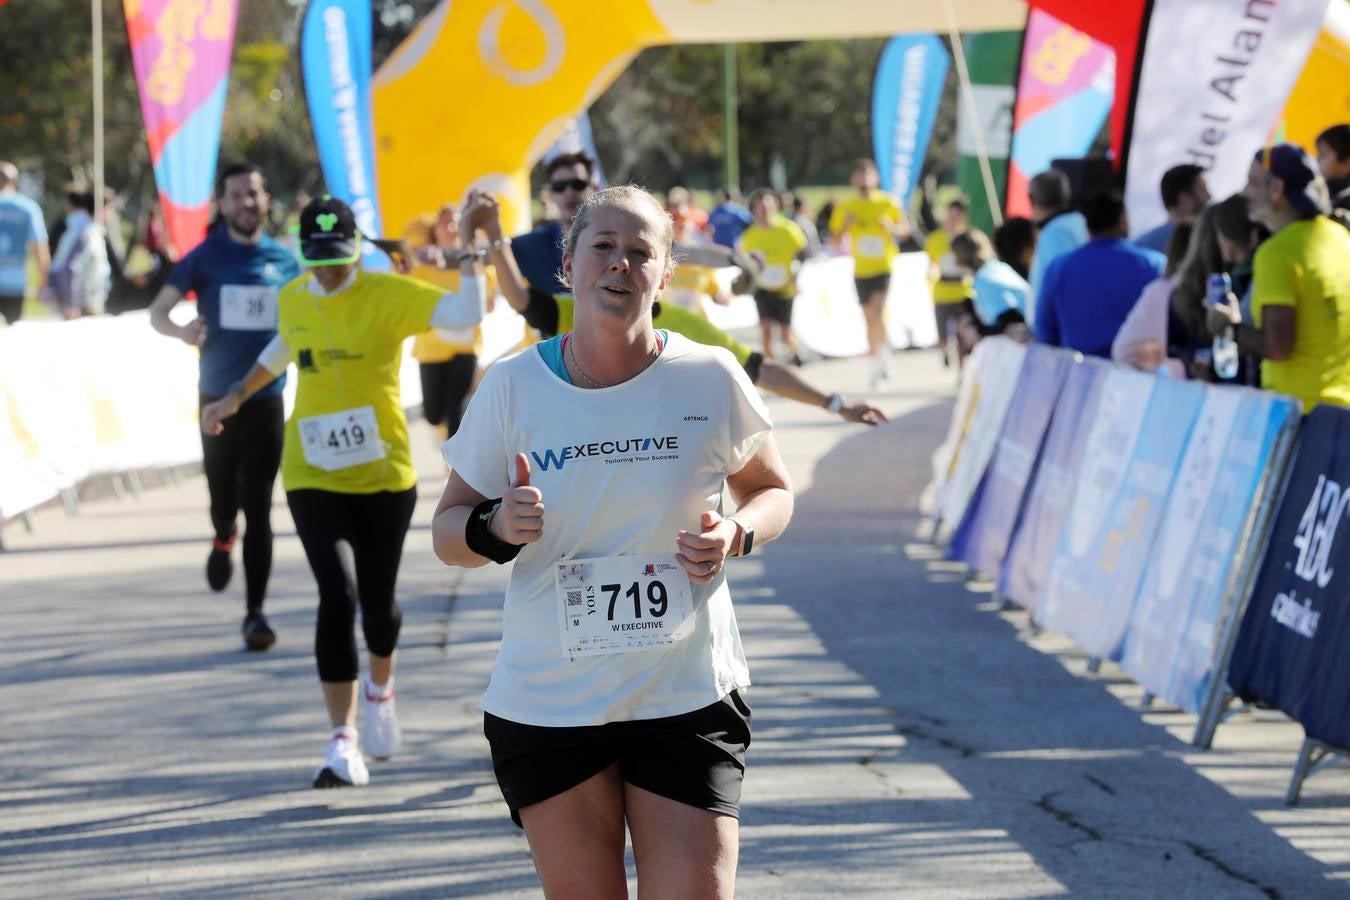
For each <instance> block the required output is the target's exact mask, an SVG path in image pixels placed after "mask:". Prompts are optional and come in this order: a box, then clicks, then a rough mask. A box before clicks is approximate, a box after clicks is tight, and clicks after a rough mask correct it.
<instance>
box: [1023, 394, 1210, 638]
mask: <svg viewBox="0 0 1350 900" xmlns="http://www.w3.org/2000/svg"><path fill="white" fill-rule="evenodd" d="M1204 395H1205V389H1204V388H1203V387H1202V386H1201V385H1199V384H1197V383H1195V382H1184V381H1176V380H1173V379H1170V378H1156V377H1154V376H1151V375H1146V374H1144V373H1143V372H1135V371H1132V370H1128V369H1116V370H1115V371H1112V372H1111V373H1110V374H1108V375H1107V377H1106V383H1105V384H1104V385H1103V387H1102V394H1101V399H1100V400H1099V401H1098V404H1097V415H1096V418H1095V419H1094V420H1093V423H1092V430H1091V433H1090V434H1089V436H1088V441H1087V449H1086V451H1085V452H1084V454H1083V464H1082V466H1081V467H1080V468H1079V470H1078V486H1077V488H1076V489H1075V491H1074V495H1073V501H1072V502H1071V503H1070V505H1069V513H1068V516H1067V518H1066V520H1065V523H1064V531H1063V533H1062V534H1061V535H1060V540H1059V546H1058V547H1057V548H1056V550H1055V555H1054V557H1053V559H1052V561H1051V563H1050V571H1049V573H1048V574H1047V575H1046V578H1045V585H1044V587H1043V589H1042V591H1041V596H1040V597H1039V598H1038V600H1037V603H1036V610H1037V621H1039V622H1040V623H1041V624H1043V625H1045V626H1047V627H1050V628H1054V629H1055V630H1057V631H1062V632H1064V633H1065V634H1067V635H1069V636H1070V637H1072V638H1073V639H1074V640H1075V641H1076V642H1077V643H1078V644H1079V645H1080V646H1081V647H1082V648H1083V649H1084V650H1086V651H1087V652H1088V653H1090V654H1091V655H1093V656H1100V657H1110V658H1115V657H1116V654H1117V653H1118V652H1119V650H1120V645H1121V641H1122V640H1123V639H1124V637H1125V630H1126V627H1127V626H1128V624H1129V621H1130V613H1131V611H1132V610H1133V609H1134V600H1135V597H1136V595H1137V593H1138V590H1139V581H1140V578H1141V577H1142V576H1143V573H1144V567H1145V565H1146V564H1147V563H1148V560H1149V556H1150V553H1151V552H1152V550H1153V542H1154V538H1155V537H1156V536H1157V533H1158V525H1159V523H1160V521H1161V520H1162V514H1163V509H1164V507H1165V506H1166V504H1167V497H1168V493H1169V492H1170V491H1171V489H1172V480H1173V473H1175V472H1176V471H1177V466H1178V464H1179V463H1180V461H1181V455H1182V453H1183V451H1184V450H1185V449H1186V442H1187V440H1188V438H1189V437H1190V434H1191V427H1192V425H1193V424H1194V422H1195V417H1196V414H1197V413H1198V412H1199V411H1200V406H1201V404H1202V403H1203V401H1204Z"/></svg>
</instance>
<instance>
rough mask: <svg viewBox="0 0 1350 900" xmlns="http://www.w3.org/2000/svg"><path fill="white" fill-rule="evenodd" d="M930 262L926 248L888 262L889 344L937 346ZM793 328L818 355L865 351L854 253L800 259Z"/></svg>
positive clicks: (896, 346) (849, 354)
mask: <svg viewBox="0 0 1350 900" xmlns="http://www.w3.org/2000/svg"><path fill="white" fill-rule="evenodd" d="M928 267H929V259H928V254H926V253H901V254H900V255H899V256H897V257H895V259H894V260H892V262H891V287H890V292H889V293H888V294H887V295H886V316H885V321H886V335H887V337H888V338H889V340H890V344H891V346H892V347H895V348H897V349H902V350H903V349H908V348H910V347H935V346H937V322H936V321H935V320H934V318H933V299H932V295H931V293H930V291H929V287H928ZM714 324H717V323H716V320H714ZM792 330H793V332H794V333H795V334H796V335H797V339H798V340H799V341H801V342H802V343H803V344H804V345H805V346H806V347H807V348H809V349H810V350H812V351H814V352H816V353H819V354H820V355H821V356H862V355H863V354H865V353H867V323H866V320H864V319H863V313H862V307H861V305H859V303H858V290H857V288H856V287H855V286H854V284H853V257H851V256H835V257H829V258H824V259H813V260H808V261H807V262H806V263H805V264H803V266H802V270H801V272H800V273H799V274H798V276H797V302H796V303H795V304H794V305H793V309H792Z"/></svg>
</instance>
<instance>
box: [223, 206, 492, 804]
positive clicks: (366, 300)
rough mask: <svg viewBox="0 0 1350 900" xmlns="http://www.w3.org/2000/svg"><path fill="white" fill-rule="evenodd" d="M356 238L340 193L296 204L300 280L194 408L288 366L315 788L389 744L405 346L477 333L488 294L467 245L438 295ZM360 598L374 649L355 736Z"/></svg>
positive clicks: (248, 389)
mask: <svg viewBox="0 0 1350 900" xmlns="http://www.w3.org/2000/svg"><path fill="white" fill-rule="evenodd" d="M361 238H362V236H361V233H360V232H359V230H358V229H357V227H356V218H355V216H354V215H353V214H352V211H351V208H350V207H348V206H347V204H345V203H343V202H342V201H340V200H335V199H333V198H332V197H323V198H320V199H318V200H315V201H313V202H311V203H310V204H309V205H308V206H306V207H305V210H304V212H303V213H302V214H301V216H300V255H301V260H302V261H303V262H304V263H305V264H306V265H308V266H309V267H311V272H310V274H309V275H308V276H301V277H300V278H297V279H295V280H293V281H291V282H290V283H288V284H287V285H286V286H285V287H283V288H282V290H281V293H280V296H279V297H278V320H279V321H278V327H277V336H276V337H275V338H273V340H272V342H271V343H270V344H268V345H267V348H266V349H264V350H263V352H262V354H261V355H260V356H259V357H258V361H257V362H256V363H255V364H254V365H253V367H252V368H251V369H250V370H249V372H248V374H247V375H245V376H244V378H243V380H241V381H238V382H235V384H234V385H232V386H231V387H230V389H229V391H228V392H227V393H226V395H225V396H224V397H223V398H221V399H220V400H218V401H216V402H214V403H211V404H209V405H207V406H205V407H204V408H203V409H202V430H203V431H204V432H205V433H207V434H215V433H218V432H219V431H220V429H221V427H222V422H223V420H225V419H227V418H229V417H230V416H232V415H234V414H235V413H236V412H238V410H239V407H240V405H241V404H242V403H243V402H244V400H246V399H247V398H248V397H249V396H250V395H252V394H255V393H257V392H258V391H259V390H262V389H263V388H264V387H265V386H266V385H267V384H269V383H270V382H271V381H272V380H274V379H275V378H276V377H277V376H278V375H279V374H280V373H282V372H284V371H285V370H286V366H287V364H288V363H291V362H294V363H295V364H296V367H297V369H298V370H299V377H298V379H297V384H298V387H297V391H296V397H295V410H294V412H293V413H292V414H291V418H290V421H289V422H287V423H286V434H285V440H284V446H283V450H282V462H281V477H282V482H283V484H284V486H285V488H286V500H287V503H288V504H289V506H290V508H291V515H292V517H293V518H294V519H295V530H296V533H297V534H298V535H299V537H300V542H301V544H302V545H303V546H304V548H305V556H306V557H307V558H308V560H309V565H310V568H311V569H312V570H313V572H314V579H315V581H316V582H317V583H318V588H319V612H318V623H317V634H316V636H315V642H314V647H315V656H316V658H317V662H318V669H319V680H320V682H321V684H322V687H323V695H324V703H325V705H326V706H327V708H328V716H329V720H330V723H331V725H332V728H333V730H332V736H331V738H330V740H329V742H328V748H327V753H326V754H325V758H324V761H323V763H322V764H321V765H320V766H319V768H318V770H317V771H316V772H315V774H314V779H313V781H314V786H315V787H339V786H346V785H360V784H366V783H367V782H368V780H369V777H370V776H369V772H368V770H367V769H366V763H365V759H364V757H363V756H362V750H363V749H364V751H365V752H366V753H367V754H369V755H370V756H372V757H374V758H376V759H386V758H388V757H389V756H391V755H393V753H394V752H395V751H396V750H397V749H398V745H399V742H400V735H399V728H398V719H397V717H396V716H395V713H394V680H393V679H394V651H395V648H396V647H397V645H398V634H399V628H400V625H401V624H402V613H401V612H400V610H399V607H398V603H397V602H396V600H395V599H394V585H395V582H396V580H397V577H398V565H399V559H400V557H401V555H402V552H403V539H404V536H405V535H406V534H407V531H408V524H409V522H410V521H411V519H412V513H413V507H414V505H415V504H416V501H417V471H416V470H415V469H414V468H413V461H412V448H411V447H410V446H409V443H408V423H407V421H406V420H405V419H404V415H403V406H402V403H401V400H400V396H399V369H400V365H401V363H402V360H403V342H404V340H405V339H406V338H409V337H411V336H413V335H415V334H420V333H422V332H424V331H427V330H428V329H429V328H471V327H473V326H474V325H476V324H477V323H478V322H479V321H481V320H482V317H483V309H484V303H485V300H484V297H485V293H486V285H485V283H484V278H483V276H482V275H481V273H480V272H479V271H478V269H477V265H478V260H479V258H480V257H479V255H478V254H476V253H473V252H461V254H459V255H458V256H457V257H456V261H457V262H458V263H459V266H460V275H461V278H462V281H461V283H460V286H459V289H458V290H457V291H452V292H448V293H446V292H443V291H442V289H441V288H439V287H435V286H433V285H430V284H427V283H425V282H422V281H417V280H415V279H412V278H406V277H404V276H402V275H389V274H382V273H373V272H364V271H361V270H360V269H359V268H358V267H357V262H358V260H359V258H360V252H361V249H360V246H361ZM348 548H349V549H348ZM353 569H354V570H353ZM358 605H359V606H360V607H361V628H362V631H363V632H364V634H365V638H366V648H367V650H368V651H369V655H370V669H369V673H368V674H367V676H366V677H365V678H363V679H362V683H361V687H362V692H361V698H362V705H363V709H364V719H363V726H362V731H361V732H360V733H359V735H358V732H357V730H356V727H355V724H356V705H357V676H358V675H359V673H360V667H359V666H360V660H359V657H358V655H357V648H356V640H355V635H354V634H353V627H354V625H355V620H356V608H357V606H358Z"/></svg>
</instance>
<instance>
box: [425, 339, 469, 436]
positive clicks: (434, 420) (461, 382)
mask: <svg viewBox="0 0 1350 900" xmlns="http://www.w3.org/2000/svg"><path fill="white" fill-rule="evenodd" d="M418 370H419V372H420V373H421V375H422V415H424V416H426V420H427V421H428V422H430V423H431V424H432V425H444V426H445V427H446V428H447V429H448V430H449V432H450V436H451V437H453V436H454V434H455V432H456V431H459V421H460V419H461V418H463V416H464V401H465V399H466V398H467V397H468V396H469V391H470V389H472V388H473V376H474V375H475V374H477V372H478V357H477V356H474V355H473V354H472V353H461V354H459V355H458V356H452V357H450V359H448V360H446V361H445V362H437V363H422V364H421V365H420V366H418Z"/></svg>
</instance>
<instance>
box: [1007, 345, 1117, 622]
mask: <svg viewBox="0 0 1350 900" xmlns="http://www.w3.org/2000/svg"><path fill="white" fill-rule="evenodd" d="M1111 371H1112V367H1111V366H1110V365H1109V364H1107V363H1105V362H1100V361H1097V360H1084V361H1083V362H1079V363H1076V364H1074V366H1073V368H1072V369H1071V370H1070V371H1069V375H1068V378H1067V379H1066V380H1065V382H1064V390H1063V392H1062V393H1061V394H1060V397H1059V403H1058V405H1057V406H1056V407H1055V413H1054V419H1053V421H1051V423H1050V433H1049V434H1047V435H1046V438H1045V447H1044V449H1043V450H1042V451H1041V460H1040V465H1039V466H1038V467H1037V469H1036V478H1035V481H1033V482H1032V485H1031V489H1030V491H1029V492H1028V494H1027V500H1026V509H1025V510H1024V511H1023V513H1022V520H1021V523H1020V524H1019V525H1018V526H1017V532H1016V533H1015V534H1014V535H1013V539H1012V544H1011V545H1010V546H1009V547H1008V557H1007V559H1005V560H1004V562H1003V570H1002V571H1001V572H1000V573H999V579H998V590H999V593H1001V594H1003V596H1005V597H1007V598H1008V599H1009V600H1012V601H1013V602H1014V603H1017V604H1018V605H1019V606H1024V607H1028V608H1029V607H1030V606H1031V605H1032V602H1033V601H1034V600H1035V599H1036V596H1037V595H1038V594H1040V592H1041V582H1042V580H1043V579H1044V577H1045V571H1046V570H1047V569H1048V568H1049V567H1050V558H1051V556H1052V555H1053V553H1054V550H1055V545H1056V544H1058V543H1059V535H1060V532H1061V531H1062V530H1063V528H1064V516H1065V514H1066V513H1067V511H1068V508H1069V499H1070V498H1071V497H1072V496H1073V485H1074V482H1075V481H1076V480H1077V479H1078V469H1079V466H1081V465H1082V463H1083V451H1084V449H1085V448H1086V446H1087V436H1088V431H1089V429H1088V425H1089V424H1090V423H1091V422H1092V421H1093V418H1094V416H1095V415H1096V410H1097V395H1098V393H1099V392H1100V391H1101V387H1102V382H1103V381H1104V380H1105V378H1106V376H1107V373H1109V372H1111Z"/></svg>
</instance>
